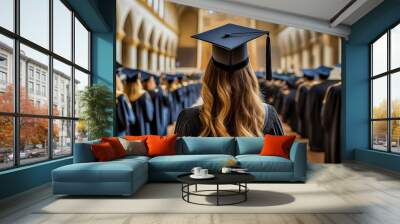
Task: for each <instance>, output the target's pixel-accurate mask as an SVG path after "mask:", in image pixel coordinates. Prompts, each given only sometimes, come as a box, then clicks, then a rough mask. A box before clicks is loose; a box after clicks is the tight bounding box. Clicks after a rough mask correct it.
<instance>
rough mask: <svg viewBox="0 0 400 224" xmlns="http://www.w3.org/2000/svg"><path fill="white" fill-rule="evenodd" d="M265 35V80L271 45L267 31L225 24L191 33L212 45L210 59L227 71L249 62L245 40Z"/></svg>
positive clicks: (268, 77) (269, 62)
mask: <svg viewBox="0 0 400 224" xmlns="http://www.w3.org/2000/svg"><path fill="white" fill-rule="evenodd" d="M263 35H267V43H266V63H265V68H266V69H265V71H266V78H267V80H271V77H272V68H271V45H270V38H269V32H268V31H263V30H258V29H253V28H248V27H244V26H239V25H235V24H230V23H229V24H226V25H223V26H220V27H218V28H215V29H212V30H209V31H206V32H203V33H199V34H196V35H193V36H192V38H195V39H198V40H202V41H206V42H208V43H211V44H212V45H213V48H212V60H213V62H214V64H215V65H216V66H217V67H219V68H221V69H223V70H225V71H228V72H233V71H235V70H239V69H241V68H243V67H245V66H246V65H247V64H248V63H249V56H248V53H247V42H249V41H251V40H253V39H256V38H258V37H260V36H263Z"/></svg>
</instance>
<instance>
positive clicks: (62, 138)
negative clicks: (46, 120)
mask: <svg viewBox="0 0 400 224" xmlns="http://www.w3.org/2000/svg"><path fill="white" fill-rule="evenodd" d="M71 154H72V121H71V120H59V119H57V120H53V156H54V157H60V156H67V155H71Z"/></svg>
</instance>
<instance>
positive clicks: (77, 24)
mask: <svg viewBox="0 0 400 224" xmlns="http://www.w3.org/2000/svg"><path fill="white" fill-rule="evenodd" d="M50 3H51V4H50ZM1 4H2V7H3V6H4V7H5V8H13V7H14V5H16V4H14V1H12V0H10V1H5V2H4V3H3V2H2V3H1ZM7 4H10V5H8V6H7ZM16 10H17V11H18V13H14V12H15V11H16ZM16 10H12V12H10V13H9V14H7V16H9V17H10V21H13V20H15V21H19V23H18V24H16V25H17V26H18V27H16V29H15V30H14V28H12V29H11V28H10V27H8V26H7V27H5V26H4V25H3V24H2V23H0V26H2V28H5V29H7V30H8V31H3V30H2V29H0V56H1V58H0V59H1V60H0V83H3V82H5V83H6V85H7V86H10V88H7V89H5V90H4V91H0V123H1V124H2V128H1V130H0V140H1V141H0V170H4V169H9V168H14V167H19V166H23V165H26V164H32V163H38V162H42V161H46V160H51V159H55V158H60V157H63V156H70V155H72V151H73V149H72V147H73V144H74V142H76V141H80V140H86V139H87V134H86V133H87V131H86V127H85V125H84V124H82V123H80V122H79V121H78V119H79V113H77V112H76V111H75V110H76V109H75V108H73V107H71V105H74V104H77V103H78V102H79V95H78V93H79V92H80V91H81V90H83V89H84V88H85V87H86V86H88V85H90V82H89V80H90V75H91V72H90V49H91V48H90V47H91V46H90V41H89V40H90V32H89V30H88V29H87V27H86V26H85V25H84V24H83V23H82V22H81V21H80V20H79V19H78V18H77V17H76V16H75V13H74V12H73V11H72V10H71V8H70V7H69V6H68V5H65V4H64V1H61V0H35V1H27V0H26V1H25V0H24V1H22V0H21V1H19V7H18V9H16ZM37 12H41V13H37ZM45 12H48V13H45ZM17 15H19V16H20V17H19V18H14V17H16V16H17ZM50 24H52V27H51V28H50ZM74 34H75V35H74ZM21 37H23V38H21ZM26 40H28V41H26ZM51 42H52V43H53V44H52V45H50V43H51ZM16 46H18V48H16ZM15 49H19V51H15ZM71 49H72V50H71ZM14 54H17V55H14ZM3 55H4V57H3ZM73 55H75V57H72V56H73ZM15 56H17V57H15ZM3 58H6V59H7V58H8V59H9V60H8V61H7V60H3ZM13 58H19V61H14V60H11V59H13ZM50 61H52V62H53V63H49V62H50ZM7 64H8V65H7ZM2 65H5V66H6V67H7V66H8V67H10V68H5V69H2V68H3V67H4V66H2ZM15 67H16V68H18V69H17V70H16V71H14V68H15ZM50 71H52V72H53V74H50ZM77 73H79V75H78V77H76V74H77ZM15 74H16V75H15ZM15 76H17V81H18V82H15V81H14V78H13V77H15ZM50 78H52V79H53V81H52V82H50ZM4 80H5V81H4ZM86 80H87V81H86ZM59 81H61V82H62V83H63V84H62V85H60V83H61V82H59ZM16 85H19V86H18V88H16V87H17V86H16ZM65 86H74V87H78V88H65ZM15 91H19V94H15ZM47 93H49V94H47ZM14 95H17V96H19V97H18V98H14ZM60 95H61V97H62V99H60V100H59V101H58V102H57V99H58V98H59V97H60ZM60 101H62V102H60ZM14 105H17V107H14ZM14 108H17V111H15V109H14ZM39 115H40V116H39ZM16 130H18V131H16ZM33 132H34V133H37V134H35V135H32V133H33Z"/></svg>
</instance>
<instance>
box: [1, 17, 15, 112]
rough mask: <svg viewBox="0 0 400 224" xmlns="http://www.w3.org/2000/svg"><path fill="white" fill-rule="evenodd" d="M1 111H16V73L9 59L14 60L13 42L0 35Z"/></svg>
mask: <svg viewBox="0 0 400 224" xmlns="http://www.w3.org/2000/svg"><path fill="white" fill-rule="evenodd" d="M0 13H1V10H0ZM0 46H1V47H0V60H1V62H0V74H1V76H2V77H1V80H0V111H1V112H13V111H14V72H13V68H12V64H11V63H10V61H9V60H8V58H10V59H11V58H13V50H14V44H13V40H12V39H10V38H8V37H5V36H3V35H1V34H0Z"/></svg>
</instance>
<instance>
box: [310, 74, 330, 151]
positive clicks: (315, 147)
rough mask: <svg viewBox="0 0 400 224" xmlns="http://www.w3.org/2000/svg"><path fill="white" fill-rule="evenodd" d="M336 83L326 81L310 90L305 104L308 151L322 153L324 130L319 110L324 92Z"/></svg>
mask: <svg viewBox="0 0 400 224" xmlns="http://www.w3.org/2000/svg"><path fill="white" fill-rule="evenodd" d="M335 82H336V81H333V80H326V81H323V82H321V83H318V84H315V85H313V86H312V87H311V88H310V91H309V93H308V95H307V103H306V110H305V115H306V121H307V122H308V127H307V131H308V135H307V136H308V140H309V144H310V150H312V151H318V152H321V151H323V148H322V147H323V138H324V130H323V129H322V122H321V110H322V103H323V101H324V97H325V93H326V90H327V89H328V88H329V86H331V85H333V84H335Z"/></svg>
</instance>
